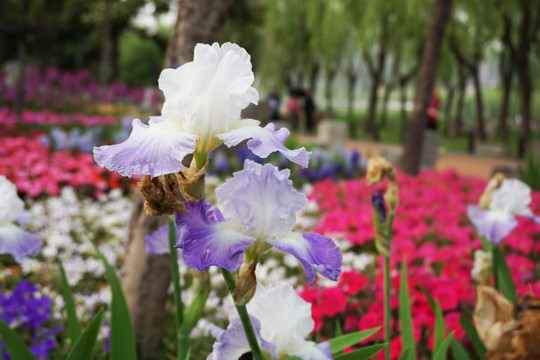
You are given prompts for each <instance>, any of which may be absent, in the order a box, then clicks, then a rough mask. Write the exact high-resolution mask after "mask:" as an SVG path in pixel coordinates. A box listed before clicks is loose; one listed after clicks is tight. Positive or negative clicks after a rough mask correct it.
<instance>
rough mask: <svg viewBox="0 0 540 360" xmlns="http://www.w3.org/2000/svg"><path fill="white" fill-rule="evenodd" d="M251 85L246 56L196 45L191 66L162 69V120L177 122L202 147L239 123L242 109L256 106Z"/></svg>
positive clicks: (230, 47) (234, 49) (230, 48)
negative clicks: (198, 141) (199, 137)
mask: <svg viewBox="0 0 540 360" xmlns="http://www.w3.org/2000/svg"><path fill="white" fill-rule="evenodd" d="M253 81H254V75H253V71H252V68H251V61H250V56H249V54H248V53H247V52H246V51H245V50H244V49H242V48H241V47H239V46H238V45H236V44H231V43H226V44H223V45H222V46H221V47H220V46H219V44H217V43H214V44H213V45H206V44H197V46H196V47H195V51H194V59H193V61H192V62H190V63H187V64H185V65H182V66H180V67H179V68H178V69H165V70H163V72H162V73H161V75H160V77H159V87H160V89H161V90H163V93H164V95H165V103H164V104H163V110H162V113H163V116H165V117H166V118H167V119H168V120H174V121H181V122H182V124H183V126H184V128H185V129H186V131H188V132H190V133H193V134H197V135H199V136H201V139H202V143H203V144H204V145H203V146H205V145H206V144H207V142H209V141H210V138H212V137H213V136H214V135H216V134H219V133H221V132H223V131H225V130H226V129H228V128H229V126H230V124H232V123H233V122H235V121H237V120H239V119H240V111H241V110H242V109H243V108H245V107H246V106H247V105H248V104H250V103H257V101H258V99H259V94H258V92H257V90H255V89H254V88H253V87H252V86H251V85H252V84H253ZM201 150H202V149H201ZM206 150H208V151H209V150H211V149H206Z"/></svg>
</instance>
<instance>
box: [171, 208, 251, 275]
mask: <svg viewBox="0 0 540 360" xmlns="http://www.w3.org/2000/svg"><path fill="white" fill-rule="evenodd" d="M185 205H186V208H187V209H188V210H189V213H187V214H183V213H179V212H177V213H176V226H177V227H178V231H179V242H178V244H177V245H176V247H179V248H181V249H183V251H182V257H183V259H184V261H185V262H186V264H187V266H189V267H190V268H192V269H195V270H198V271H203V270H206V269H208V268H209V267H210V266H212V265H216V266H219V267H222V268H225V269H227V270H229V271H236V270H238V269H239V268H240V265H242V260H243V258H244V252H245V251H246V250H247V248H248V247H250V245H251V244H252V243H253V241H255V238H253V237H250V236H247V235H245V234H243V233H242V232H240V231H239V230H240V229H239V228H240V226H239V225H238V224H234V223H229V222H225V219H224V218H223V216H222V215H221V213H220V212H219V210H217V209H214V210H210V207H211V206H212V205H211V204H207V203H206V202H205V201H204V200H203V201H202V202H200V203H191V202H185Z"/></svg>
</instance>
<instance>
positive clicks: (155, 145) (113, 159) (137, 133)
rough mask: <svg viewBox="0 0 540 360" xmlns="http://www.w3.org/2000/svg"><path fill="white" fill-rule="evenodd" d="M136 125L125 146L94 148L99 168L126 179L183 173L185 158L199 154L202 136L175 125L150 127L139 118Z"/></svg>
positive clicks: (151, 124)
mask: <svg viewBox="0 0 540 360" xmlns="http://www.w3.org/2000/svg"><path fill="white" fill-rule="evenodd" d="M132 125H133V131H132V132H131V134H130V135H129V138H128V139H127V140H126V141H124V142H123V143H120V144H116V145H105V146H100V147H95V148H94V158H95V160H96V162H97V163H98V165H99V166H102V167H106V168H107V169H109V170H111V171H116V172H117V173H119V174H120V175H123V176H133V175H136V174H137V175H147V174H148V175H150V176H152V177H155V176H159V175H164V174H171V173H175V172H178V171H180V169H181V168H182V160H183V159H184V157H185V156H186V155H188V154H191V153H193V151H195V146H196V141H197V139H198V136H197V135H193V134H189V133H185V132H182V131H181V128H180V126H179V125H177V124H175V123H172V122H167V121H151V122H150V125H149V126H148V125H145V124H143V123H142V122H141V120H139V119H135V120H133V123H132Z"/></svg>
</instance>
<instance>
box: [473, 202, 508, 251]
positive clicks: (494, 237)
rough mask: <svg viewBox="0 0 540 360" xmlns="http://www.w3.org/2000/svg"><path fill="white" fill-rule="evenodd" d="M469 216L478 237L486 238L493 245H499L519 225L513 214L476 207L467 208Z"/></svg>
mask: <svg viewBox="0 0 540 360" xmlns="http://www.w3.org/2000/svg"><path fill="white" fill-rule="evenodd" d="M467 215H468V216H469V219H470V220H471V222H472V223H473V224H474V226H475V227H476V230H477V231H478V235H480V236H485V237H486V239H488V241H489V242H491V243H493V244H498V243H499V242H500V241H501V240H502V239H503V238H504V237H505V236H506V235H508V234H510V232H511V231H512V229H514V228H515V227H516V226H517V224H518V221H517V220H516V218H515V217H514V216H512V215H511V214H508V213H503V212H499V211H490V210H482V209H480V208H479V207H478V206H476V205H469V206H468V207H467Z"/></svg>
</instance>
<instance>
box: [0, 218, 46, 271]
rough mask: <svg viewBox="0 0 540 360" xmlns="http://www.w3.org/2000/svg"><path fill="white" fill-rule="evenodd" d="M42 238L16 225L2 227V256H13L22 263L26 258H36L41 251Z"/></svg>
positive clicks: (0, 244) (0, 236)
mask: <svg viewBox="0 0 540 360" xmlns="http://www.w3.org/2000/svg"><path fill="white" fill-rule="evenodd" d="M42 244H43V240H42V239H41V236H39V235H36V234H31V233H29V232H26V231H24V230H22V229H21V228H19V227H18V226H16V225H13V224H8V225H2V226H0V254H11V256H13V258H14V259H15V261H17V262H21V261H22V260H23V258H24V257H26V256H36V255H37V254H39V252H40V250H41V245H42Z"/></svg>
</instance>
